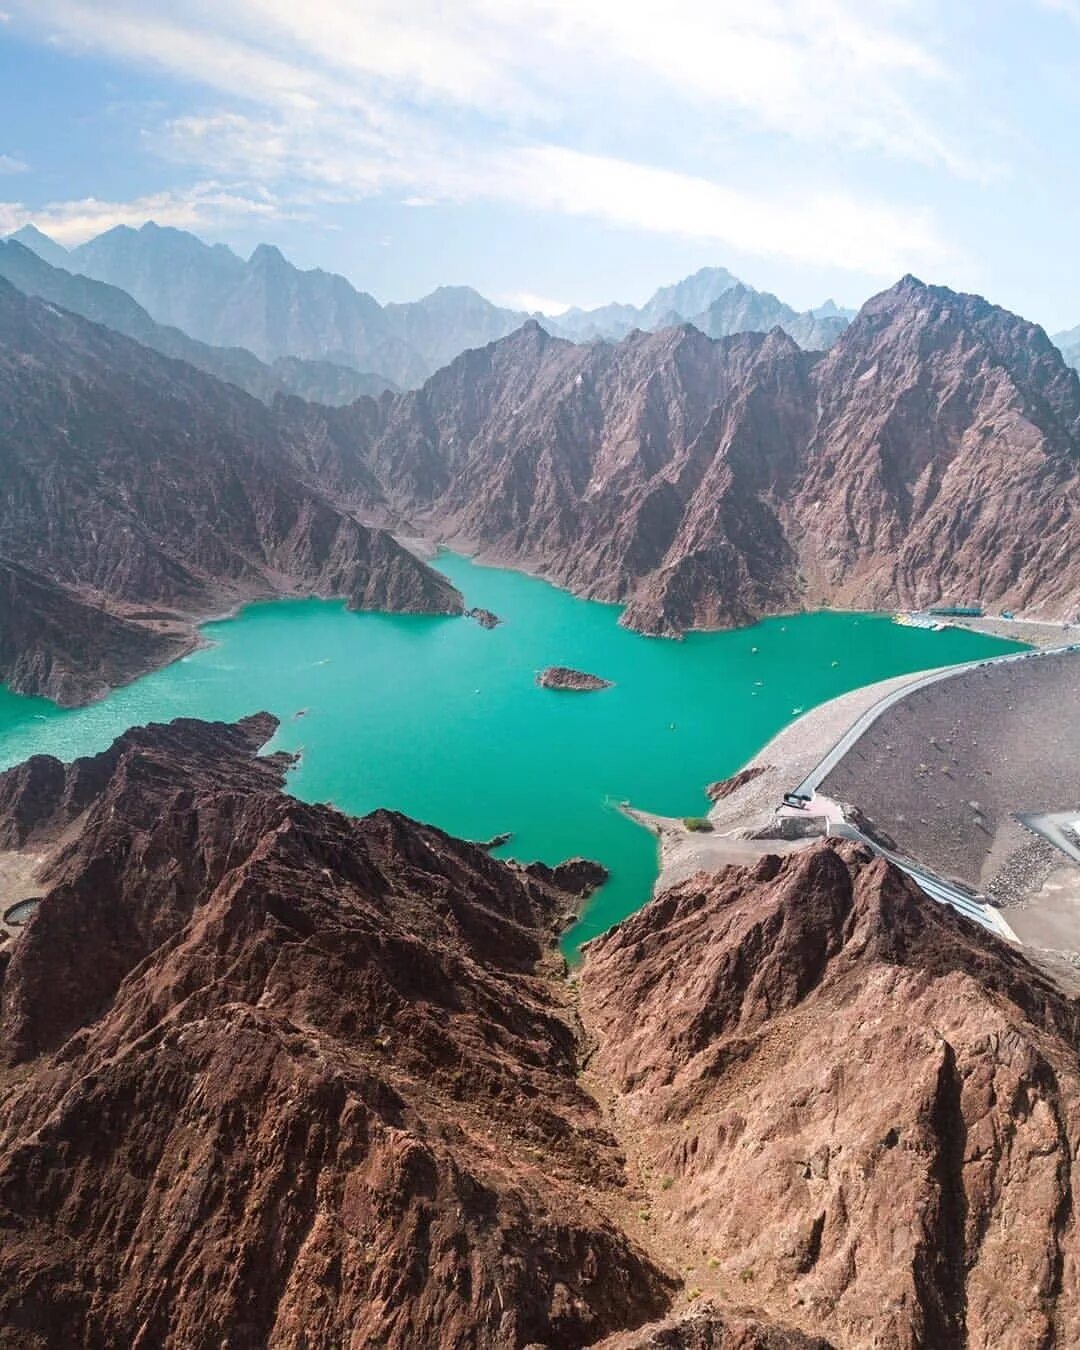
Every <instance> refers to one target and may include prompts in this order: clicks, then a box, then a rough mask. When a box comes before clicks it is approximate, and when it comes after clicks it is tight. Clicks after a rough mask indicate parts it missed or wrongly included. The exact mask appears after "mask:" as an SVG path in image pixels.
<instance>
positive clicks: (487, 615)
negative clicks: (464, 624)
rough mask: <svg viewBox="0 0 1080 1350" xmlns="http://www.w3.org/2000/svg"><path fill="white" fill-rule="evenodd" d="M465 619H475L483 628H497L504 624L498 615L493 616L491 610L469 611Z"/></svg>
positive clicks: (466, 612)
mask: <svg viewBox="0 0 1080 1350" xmlns="http://www.w3.org/2000/svg"><path fill="white" fill-rule="evenodd" d="M465 617H466V618H467V619H475V620H476V622H477V623H478V624H479V625H480V627H481V628H497V627H498V626H499V624H501V623H502V619H500V618H499V616H498V615H497V614H492V612H491V610H490V609H467V610H466V611H465Z"/></svg>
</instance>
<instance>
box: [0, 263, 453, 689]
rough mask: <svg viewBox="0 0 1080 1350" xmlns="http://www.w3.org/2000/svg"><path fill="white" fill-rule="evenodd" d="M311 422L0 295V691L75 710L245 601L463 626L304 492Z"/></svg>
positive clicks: (361, 533) (426, 589)
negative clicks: (278, 598)
mask: <svg viewBox="0 0 1080 1350" xmlns="http://www.w3.org/2000/svg"><path fill="white" fill-rule="evenodd" d="M373 406H374V405H373ZM328 411H329V410H323V411H320V410H317V409H312V408H311V406H310V405H308V404H301V403H298V402H297V401H295V400H294V401H293V402H292V403H291V404H289V403H287V404H286V405H285V406H283V407H281V408H280V409H279V410H278V411H277V413H275V412H273V411H271V410H270V409H268V408H266V407H265V406H263V405H262V404H260V403H258V402H256V401H255V400H254V399H252V398H249V397H248V396H247V395H245V394H243V393H241V392H240V391H239V390H238V389H235V388H233V387H232V386H230V385H227V384H223V383H220V382H218V381H216V380H213V379H211V378H209V377H208V376H206V375H203V374H202V373H200V372H199V371H196V370H194V369H193V368H192V367H190V366H186V365H184V364H183V363H181V362H176V361H170V360H167V359H165V358H164V357H162V356H160V355H158V354H157V353H156V352H152V351H149V350H148V349H147V348H145V347H142V346H140V345H138V344H137V343H134V342H131V341H129V340H128V339H127V338H124V337H121V336H119V335H118V334H115V333H112V332H110V331H109V330H108V329H106V328H103V327H100V326H98V325H96V324H91V323H88V322H86V321H85V320H83V319H81V318H78V317H77V316H75V315H72V314H68V313H65V312H64V311H61V310H58V309H56V308H55V307H53V306H51V305H48V304H45V303H43V302H42V301H39V300H34V299H30V298H28V297H26V296H24V295H22V294H21V293H20V292H18V291H16V290H15V289H14V288H13V287H11V286H10V285H9V284H8V283H7V282H5V281H2V280H0V456H2V459H3V464H4V473H3V475H2V476H0V611H2V613H3V615H4V616H5V617H6V618H7V622H5V623H3V624H2V625H0V681H3V682H4V683H7V684H8V685H10V686H11V687H12V688H14V689H16V690H18V691H20V692H24V693H35V694H47V695H49V696H51V697H54V698H56V699H57V700H58V701H61V702H64V703H81V702H85V701H86V700H87V699H90V698H93V697H95V696H97V695H98V694H100V693H102V692H103V691H104V690H105V689H106V688H107V687H109V686H111V685H114V684H117V683H122V682H123V681H124V680H127V679H132V678H134V676H136V675H138V674H141V673H143V672H144V671H146V670H148V669H152V668H153V667H154V666H156V665H160V664H162V663H163V662H164V661H166V660H169V659H170V658H171V657H173V656H176V655H178V654H180V653H182V652H183V651H186V650H190V648H191V646H192V645H193V644H194V642H195V640H196V639H195V631H194V627H193V623H192V620H193V619H195V618H198V617H206V616H208V615H209V614H213V613H220V612H222V611H225V610H228V609H232V608H234V607H235V606H236V605H237V604H240V603H242V602H244V601H246V600H249V599H252V598H256V597H260V596H271V595H275V594H285V595H290V594H315V595H327V596H344V597H346V598H347V599H348V601H349V603H350V605H351V606H352V607H353V608H356V609H391V610H400V611H403V612H422V613H460V612H461V609H462V601H461V597H460V596H459V595H458V593H457V592H456V591H455V590H454V588H453V587H452V586H451V585H450V583H449V582H448V581H446V580H445V578H443V577H442V576H440V575H439V574H438V573H436V572H433V571H432V570H431V569H430V568H429V567H427V566H425V564H423V563H422V562H420V561H419V560H418V559H417V558H415V557H413V555H412V554H410V553H408V552H407V551H406V550H405V549H404V548H402V547H401V546H400V545H399V544H397V543H396V542H395V541H394V540H393V539H392V538H391V537H390V536H389V535H388V534H386V533H384V532H383V531H381V530H376V529H370V528H368V527H366V526H365V525H362V524H360V523H359V521H358V520H357V519H356V518H355V517H354V516H353V515H352V514H351V513H350V512H349V511H348V510H346V509H343V508H342V507H341V506H339V505H338V504H337V502H336V500H332V499H331V497H330V496H329V495H328V494H327V491H326V490H324V489H322V488H320V487H319V486H317V485H316V482H315V480H316V478H317V477H318V473H317V467H316V466H317V464H318V462H319V455H320V453H321V450H320V447H321V446H324V445H325V443H326V440H327V438H328V437H332V435H333V431H332V428H330V427H328V424H327V423H326V421H325V415H326V413H327V412H328ZM346 415H347V410H343V412H342V416H343V418H344V417H346ZM356 415H357V416H360V415H362V414H356ZM357 480H359V481H361V482H362V481H363V473H362V472H361V471H358V472H357V474H356V475H355V476H354V480H353V482H354V485H355V482H356V481H357ZM353 490H354V494H355V492H356V491H357V490H358V489H356V488H355V486H354V489H353Z"/></svg>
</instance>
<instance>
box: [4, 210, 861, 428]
mask: <svg viewBox="0 0 1080 1350" xmlns="http://www.w3.org/2000/svg"><path fill="white" fill-rule="evenodd" d="M12 237H13V238H14V239H16V241H17V242H20V243H22V244H24V245H25V246H26V247H28V248H30V249H31V250H33V251H34V252H36V253H38V254H39V255H41V256H42V257H44V258H45V260H46V261H48V262H49V263H50V264H51V265H53V266H61V267H63V268H65V269H69V270H74V271H77V272H79V273H82V274H84V275H87V276H89V277H91V278H93V279H95V280H98V281H101V282H104V283H108V284H110V285H112V286H115V287H117V288H119V289H120V290H122V291H124V292H126V293H127V294H128V295H130V296H131V297H132V298H133V299H134V300H135V301H137V302H138V304H140V305H141V306H142V307H143V309H144V310H146V311H147V313H148V314H149V315H151V316H152V317H153V319H154V320H155V321H156V322H158V323H159V324H164V325H167V326H172V327H174V328H178V329H180V330H182V331H183V332H184V333H186V334H189V335H190V336H191V337H193V338H195V339H198V340H199V341H201V342H203V343H207V344H209V345H212V346H214V347H219V348H222V347H224V348H236V347H240V348H243V349H245V350H246V351H249V352H251V353H253V354H254V355H255V356H256V357H258V358H259V359H260V360H262V361H263V362H265V363H268V364H270V365H274V364H275V363H276V362H278V361H280V360H283V359H289V358H294V359H303V360H306V361H311V362H324V361H329V362H331V363H333V364H335V365H339V366H347V367H350V368H352V369H355V370H359V371H363V372H373V373H375V374H377V375H381V376H383V377H384V378H385V379H387V380H389V381H390V382H391V383H393V384H396V385H399V386H401V387H404V388H412V387H416V386H418V385H419V384H421V383H422V382H423V381H424V380H425V379H426V378H429V377H430V376H431V375H432V374H434V373H435V372H436V371H437V370H439V369H441V368H442V367H443V366H444V365H446V364H448V363H449V362H450V361H451V360H453V359H454V358H455V357H456V356H458V355H460V353H461V352H463V351H466V350H469V349H471V348H475V347H482V346H484V345H485V344H486V343H488V342H491V341H495V340H497V339H499V338H501V337H505V336H508V335H509V334H510V333H511V332H514V331H515V330H516V329H518V328H520V327H521V325H522V324H523V323H524V322H525V321H526V319H528V318H529V317H530V316H529V315H528V314H526V313H525V312H524V311H521V310H513V309H507V308H504V307H501V306H499V305H494V304H492V303H491V302H490V301H488V300H486V299H485V298H484V297H483V296H482V295H480V294H479V293H478V292H477V291H475V290H473V289H472V288H471V287H468V286H441V287H439V289H438V290H436V291H434V292H432V294H431V295H428V296H425V297H424V298H423V299H420V300H416V301H410V302H408V303H390V304H387V305H380V304H379V303H378V301H376V300H375V299H374V297H373V296H371V295H368V294H366V293H365V292H362V291H358V290H356V289H355V288H354V287H353V286H352V285H351V284H350V283H349V282H348V281H347V280H346V279H345V278H344V277H340V276H335V275H333V274H331V273H328V272H323V271H320V270H318V269H314V270H311V271H302V270H300V269H299V268H296V267H294V266H293V265H292V264H291V263H290V262H288V261H287V260H286V259H285V257H284V256H283V255H282V253H281V251H280V250H279V249H277V248H275V247H273V246H272V245H269V244H261V245H259V246H258V248H256V249H255V250H254V252H253V253H252V255H251V257H250V258H249V259H248V260H247V261H245V260H244V259H242V258H240V257H239V256H238V255H237V254H235V253H234V252H233V251H232V250H231V249H229V248H227V247H225V246H224V245H221V244H216V245H213V246H210V245H207V244H204V243H203V242H202V241H201V240H200V239H198V238H197V237H196V236H195V235H192V234H188V233H187V232H185V231H182V230H176V229H172V228H162V227H160V226H157V225H155V224H153V223H152V222H151V223H148V224H147V225H144V226H143V227H142V228H141V229H139V230H134V229H131V228H130V227H128V226H117V227H116V228H114V229H112V230H109V231H107V232H106V233H105V234H102V235H99V236H98V237H97V238H95V239H91V240H89V241H88V242H87V243H85V244H82V245H79V246H78V247H77V248H74V249H72V250H70V251H67V250H64V249H62V248H61V247H60V246H59V245H57V244H55V243H54V242H53V241H52V240H50V239H48V237H47V236H45V235H43V234H42V233H41V232H40V231H38V230H36V229H34V227H32V226H27V227H25V228H24V229H23V230H22V231H19V232H17V233H16V235H14V236H12ZM733 287H742V291H743V292H744V293H745V294H746V295H747V296H748V297H749V296H753V295H757V294H758V293H757V292H755V291H753V290H752V289H751V288H750V287H746V286H744V285H743V283H741V282H739V280H738V279H737V278H736V277H734V276H733V275H732V274H731V273H730V272H728V271H727V270H726V269H725V268H722V267H705V268H702V269H700V270H699V271H698V272H696V273H694V274H693V275H692V276H689V277H686V278H684V279H683V280H682V281H679V282H676V283H674V284H673V285H670V286H662V287H660V289H659V290H657V291H656V292H655V294H654V295H653V296H652V298H651V299H650V300H648V301H647V302H646V303H645V304H644V305H641V306H635V305H625V304H612V305H605V306H601V307H599V308H597V309H593V310H580V309H573V310H569V311H567V312H566V313H564V314H561V315H557V316H539V315H534V316H532V317H535V318H539V319H540V321H541V322H542V323H543V325H544V327H545V328H547V329H548V331H549V332H551V333H554V334H556V335H558V336H563V337H567V338H570V339H571V340H572V341H575V342H593V341H598V340H602V341H619V340H621V339H622V338H624V337H626V336H627V335H628V334H629V333H630V332H632V331H633V330H634V329H642V330H644V331H647V332H651V331H655V330H656V329H659V328H662V327H669V326H672V325H678V324H681V323H686V322H694V323H696V322H699V318H700V321H701V322H704V323H708V322H709V320H708V319H707V317H706V316H705V311H707V310H708V308H709V306H710V305H712V304H713V303H714V302H716V301H718V300H719V299H720V298H721V297H722V296H723V295H724V293H725V292H726V291H728V290H730V289H731V288H733ZM762 295H763V305H765V309H763V310H761V311H760V312H756V311H755V310H754V309H753V306H752V305H750V304H747V305H746V306H745V307H744V317H745V319H746V322H754V323H757V324H758V325H759V326H760V331H767V329H768V328H769V327H772V326H774V325H773V323H772V322H767V320H768V319H769V318H770V317H772V318H773V319H774V320H775V321H779V322H782V323H785V325H786V326H788V327H789V328H790V331H791V332H792V333H793V335H794V336H796V338H797V340H799V334H800V333H806V334H807V335H808V336H809V337H810V339H811V341H812V343H813V345H817V346H824V345H827V341H826V339H827V336H828V335H834V330H837V331H838V328H839V326H840V325H841V319H842V316H841V315H840V312H839V311H836V312H834V313H832V314H830V315H829V316H828V317H829V320H830V322H831V321H832V320H835V321H836V322H835V324H834V325H833V326H832V327H830V326H829V323H822V324H815V323H814V321H813V319H812V318H811V316H809V315H802V316H799V315H796V313H795V311H793V310H790V309H789V308H788V307H787V306H784V305H782V303H781V302H780V301H777V300H776V299H775V297H772V296H765V295H764V293H762ZM770 306H771V307H770ZM834 310H835V307H834ZM718 322H719V321H718V320H713V321H712V323H713V327H714V328H715V327H716V325H717V323H718ZM735 322H736V320H735V318H734V311H732V313H731V314H729V315H728V316H727V318H726V319H725V320H724V321H723V327H724V328H725V329H726V330H727V331H748V330H747V329H746V328H739V329H736V328H735V327H734V324H735ZM297 383H298V386H299V387H298V388H297V390H296V392H301V391H302V390H303V389H304V388H310V387H312V386H311V384H310V381H309V382H307V383H305V382H304V381H303V380H300V379H299V377H298V380H297ZM315 388H316V390H317V389H318V386H315ZM331 388H334V386H333V384H331ZM327 401H329V400H327Z"/></svg>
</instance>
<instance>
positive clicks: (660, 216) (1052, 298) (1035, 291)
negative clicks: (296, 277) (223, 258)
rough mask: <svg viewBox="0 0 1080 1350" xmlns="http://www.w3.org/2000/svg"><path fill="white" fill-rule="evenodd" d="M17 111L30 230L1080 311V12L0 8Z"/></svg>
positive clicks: (542, 5) (377, 2)
mask: <svg viewBox="0 0 1080 1350" xmlns="http://www.w3.org/2000/svg"><path fill="white" fill-rule="evenodd" d="M0 114H2V115H0V233H6V232H7V231H9V230H13V229H15V228H17V227H18V226H19V225H21V224H23V223H25V222H26V221H27V220H33V221H35V222H36V223H38V224H39V225H40V226H41V227H42V228H44V229H46V230H47V231H48V232H49V233H51V234H53V236H54V237H56V238H58V239H60V240H61V242H64V243H67V244H74V243H78V242H80V241H81V240H82V239H85V238H87V237H89V236H90V235H91V234H94V233H98V232H99V231H101V230H103V229H107V228H109V227H110V226H112V225H114V224H118V223H128V224H135V225H137V224H140V223H142V221H144V220H146V219H151V218H152V219H155V220H157V221H159V222H160V223H162V224H175V225H178V226H182V227H184V228H188V229H192V230H195V231H196V232H197V233H199V234H200V235H202V236H203V237H204V238H207V239H212V240H224V241H226V242H228V243H230V244H232V245H233V246H234V247H235V248H236V249H237V250H238V251H240V252H243V253H247V252H249V251H250V249H251V248H253V247H254V245H255V244H256V243H258V242H260V241H261V240H269V241H271V242H274V243H277V244H279V246H280V247H281V248H282V249H283V250H284V252H285V253H286V254H287V255H288V256H289V257H291V258H292V259H293V260H294V261H295V262H297V263H298V264H301V265H303V266H324V267H328V268H331V269H333V270H335V271H340V272H343V273H344V274H345V275H347V276H348V277H350V279H351V280H353V281H354V282H355V283H356V284H357V285H359V286H361V287H363V288H364V289H366V290H369V291H371V292H372V293H373V294H374V295H376V296H377V297H378V298H379V299H380V300H391V299H410V298H413V297H415V296H418V295H421V294H424V293H426V292H427V291H429V290H431V289H433V288H434V287H435V286H436V285H439V284H441V283H468V284H471V285H474V286H476V287H477V288H478V289H479V290H481V291H483V292H484V293H485V294H486V295H489V296H491V297H492V298H494V299H498V300H500V301H503V302H506V303H517V304H522V305H526V306H528V307H530V308H531V307H533V306H535V307H538V308H555V307H557V306H559V305H565V304H570V303H576V304H582V305H592V304H599V303H603V302H605V301H607V300H611V299H620V300H633V301H641V300H643V299H644V298H645V297H646V296H647V295H648V294H649V293H650V292H651V291H652V290H653V289H655V287H656V286H657V285H659V284H661V283H664V282H667V281H672V280H675V279H676V278H678V277H680V276H683V275H685V274H686V273H688V272H691V271H693V270H695V269H696V268H698V267H701V266H704V265H708V264H720V265H724V266H727V267H729V268H730V269H731V270H732V271H734V272H736V273H738V274H739V275H740V276H742V277H743V278H744V279H746V280H747V281H749V282H751V283H752V284H754V285H756V286H759V287H763V288H765V289H769V290H773V291H775V292H777V293H778V294H779V295H781V296H782V297H783V298H784V299H786V300H788V301H789V302H790V303H792V304H795V305H797V306H799V307H804V306H808V305H811V304H815V303H819V302H820V301H822V300H824V299H825V297H826V296H830V295H831V296H834V297H835V298H836V299H837V300H838V301H840V302H841V303H848V304H857V303H859V302H860V301H861V300H863V299H864V298H865V297H866V296H867V295H868V294H871V293H872V292H873V291H875V290H878V289H881V288H882V287H883V286H886V285H888V284H890V283H891V282H892V281H894V280H895V279H896V278H897V277H898V276H899V275H901V274H902V273H903V272H905V271H913V272H915V273H917V274H918V275H919V276H921V277H923V278H924V279H926V280H931V281H939V282H942V283H945V284H949V285H952V286H955V287H957V288H961V289H970V290H977V291H980V292H981V293H983V294H985V295H987V296H988V297H989V298H990V299H993V300H996V301H998V302H999V303H1001V304H1005V305H1007V306H1009V307H1010V308H1012V309H1016V310H1018V311H1019V312H1021V313H1023V314H1025V315H1027V316H1028V317H1030V318H1033V319H1036V320H1037V321H1039V322H1040V323H1043V324H1044V325H1045V326H1046V327H1047V328H1048V329H1049V330H1050V331H1054V330H1056V329H1058V328H1063V327H1068V326H1072V325H1073V324H1076V323H1080V249H1078V248H1077V246H1076V226H1077V222H1078V220H1080V153H1078V151H1077V148H1076V144H1077V138H1076V128H1077V127H1078V126H1080V0H979V2H978V3H968V2H967V0H754V2H753V3H749V2H748V0H666V3H664V4H662V5H661V4H656V3H648V4H645V3H640V0H360V2H359V3H358V2H357V0H352V2H351V3H350V2H349V0H170V3H169V4H164V3H159V0H0Z"/></svg>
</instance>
